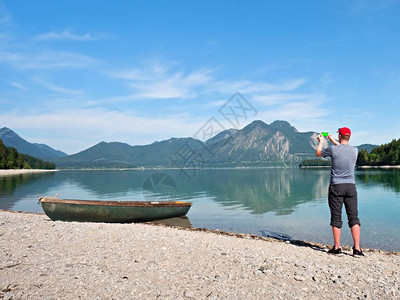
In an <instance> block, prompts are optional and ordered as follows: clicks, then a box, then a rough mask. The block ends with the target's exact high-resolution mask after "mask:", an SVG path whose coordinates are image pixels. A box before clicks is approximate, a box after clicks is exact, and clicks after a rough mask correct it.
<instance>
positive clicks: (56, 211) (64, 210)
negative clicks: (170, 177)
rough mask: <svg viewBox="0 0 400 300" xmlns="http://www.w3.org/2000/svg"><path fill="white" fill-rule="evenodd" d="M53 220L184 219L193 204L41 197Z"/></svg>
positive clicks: (137, 220)
mask: <svg viewBox="0 0 400 300" xmlns="http://www.w3.org/2000/svg"><path fill="white" fill-rule="evenodd" d="M39 201H40V202H41V204H42V207H43V210H44V212H45V213H46V215H47V216H48V217H49V218H50V219H52V220H53V221H77V222H105V223H132V222H144V221H152V220H160V219H166V218H173V217H179V216H184V215H186V213H187V212H188V211H189V209H190V207H191V205H192V203H190V202H183V201H92V200H69V199H58V198H45V197H41V198H39Z"/></svg>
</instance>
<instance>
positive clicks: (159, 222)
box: [0, 209, 400, 257]
mask: <svg viewBox="0 0 400 300" xmlns="http://www.w3.org/2000/svg"><path fill="white" fill-rule="evenodd" d="M2 212H6V213H13V214H25V215H39V216H45V217H46V218H48V217H47V215H46V213H44V212H26V211H15V210H8V209H0V214H1V213H2ZM49 220H50V219H49ZM166 220H171V219H166ZM50 221H51V220H50ZM163 221H164V220H155V221H147V222H138V223H126V224H145V225H150V226H160V227H167V228H176V229H179V230H186V231H193V232H206V233H211V234H216V235H221V236H231V237H234V238H239V239H252V240H260V241H266V242H276V243H285V244H292V245H297V246H302V247H310V248H312V247H316V248H321V249H326V250H329V249H330V248H331V247H332V245H331V244H324V243H317V242H312V241H305V240H294V239H293V240H290V239H289V240H286V239H279V238H277V237H272V236H270V237H265V236H259V235H255V234H251V233H240V232H229V231H225V230H220V229H208V228H203V227H193V226H189V227H188V226H181V225H178V224H174V223H170V222H168V221H167V222H163ZM52 222H54V221H52ZM57 222H63V221H57ZM66 223H83V224H84V223H88V224H90V223H94V222H66ZM94 224H123V223H94ZM341 248H342V250H345V251H350V250H352V247H351V246H341ZM362 250H363V252H365V253H368V252H377V253H382V254H386V255H396V256H399V257H400V251H389V250H384V249H373V248H362Z"/></svg>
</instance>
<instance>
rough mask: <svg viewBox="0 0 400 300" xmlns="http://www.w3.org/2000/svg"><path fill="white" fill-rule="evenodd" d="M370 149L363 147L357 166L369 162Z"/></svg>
mask: <svg viewBox="0 0 400 300" xmlns="http://www.w3.org/2000/svg"><path fill="white" fill-rule="evenodd" d="M368 156H369V155H368V151H367V150H365V149H361V151H360V152H359V153H358V156H357V163H356V164H357V166H365V165H367V164H368V162H369V159H368Z"/></svg>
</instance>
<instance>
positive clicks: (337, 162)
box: [316, 127, 364, 257]
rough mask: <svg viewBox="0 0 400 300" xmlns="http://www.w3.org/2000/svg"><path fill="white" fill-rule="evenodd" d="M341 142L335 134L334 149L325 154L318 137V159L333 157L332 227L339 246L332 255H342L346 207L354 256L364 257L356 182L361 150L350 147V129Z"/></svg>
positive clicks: (342, 130) (341, 133)
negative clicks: (341, 244)
mask: <svg viewBox="0 0 400 300" xmlns="http://www.w3.org/2000/svg"><path fill="white" fill-rule="evenodd" d="M338 133H339V142H338V141H336V140H335V139H334V138H333V136H332V135H331V134H329V135H328V139H329V140H330V141H331V142H332V143H333V145H331V146H329V147H328V148H326V149H324V150H322V145H323V140H324V138H323V136H322V134H321V135H319V136H318V141H319V144H318V146H317V150H316V156H319V157H321V156H323V157H327V156H329V157H331V159H332V167H331V180H330V185H329V196H328V202H329V209H330V211H331V224H330V225H331V226H332V233H333V240H334V242H335V245H334V246H333V248H332V249H331V250H329V251H328V253H329V254H336V255H340V254H342V251H341V249H340V234H341V228H342V207H343V204H344V206H345V208H346V213H347V219H348V224H349V227H350V228H351V235H352V236H353V241H354V246H353V256H354V257H361V256H364V253H363V252H362V250H361V247H360V220H359V219H358V209H357V190H356V185H355V178H354V168H355V165H356V160H357V154H358V149H357V148H355V147H352V146H350V145H349V140H350V136H351V131H350V129H349V128H347V127H342V128H339V130H338Z"/></svg>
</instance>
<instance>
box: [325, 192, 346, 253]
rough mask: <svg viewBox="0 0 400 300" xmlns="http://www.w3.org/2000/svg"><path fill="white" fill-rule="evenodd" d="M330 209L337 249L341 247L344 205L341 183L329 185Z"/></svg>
mask: <svg viewBox="0 0 400 300" xmlns="http://www.w3.org/2000/svg"><path fill="white" fill-rule="evenodd" d="M328 203H329V209H330V211H331V226H332V233H333V240H334V242H335V249H338V248H340V234H341V228H342V224H343V223H342V206H343V196H342V195H341V185H340V184H338V185H331V186H329V196H328Z"/></svg>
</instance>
